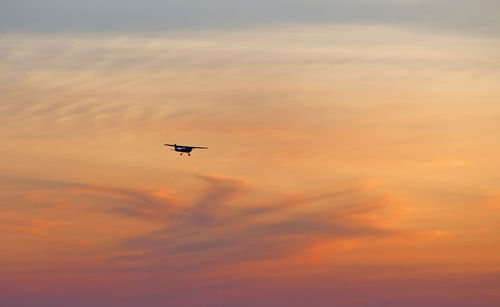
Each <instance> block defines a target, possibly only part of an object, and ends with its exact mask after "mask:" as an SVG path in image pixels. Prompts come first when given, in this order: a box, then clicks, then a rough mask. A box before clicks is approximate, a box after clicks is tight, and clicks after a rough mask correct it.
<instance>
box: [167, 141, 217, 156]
mask: <svg viewBox="0 0 500 307" xmlns="http://www.w3.org/2000/svg"><path fill="white" fill-rule="evenodd" d="M165 146H171V147H174V148H175V149H174V150H175V151H178V152H180V153H181V156H182V153H183V152H185V153H187V154H188V156H191V151H193V149H194V148H197V149H208V147H198V146H184V145H177V144H165Z"/></svg>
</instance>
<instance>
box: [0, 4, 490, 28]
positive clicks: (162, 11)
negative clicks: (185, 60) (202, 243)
mask: <svg viewBox="0 0 500 307" xmlns="http://www.w3.org/2000/svg"><path fill="white" fill-rule="evenodd" d="M1 5H2V7H1V8H2V10H0V12H1V13H0V21H1V22H0V28H1V29H4V30H7V31H35V32H36V31H50V32H70V31H72V32H76V31H87V32H89V31H90V32H101V31H134V30H136V31H137V30H142V31H145V30H146V31H147V30H158V29H163V30H164V29H185V28H207V27H223V28H228V27H238V26H245V25H253V26H255V25H272V24H283V23H311V22H322V23H358V24H375V23H377V24H396V25H400V26H401V25H408V24H409V25H416V26H419V27H428V28H431V29H432V30H434V31H435V30H436V29H442V30H448V31H449V30H455V31H470V32H476V33H477V32H479V33H488V32H489V33H496V32H498V30H499V20H498V17H497V16H496V15H495V14H494V13H492V12H495V11H496V10H497V9H498V3H497V2H496V1H495V0H479V1H473V2H471V1H467V0H458V1H457V0H454V1H451V0H438V1H429V0H424V1H422V0H419V1H417V0H405V1H395V0H370V1H367V0H352V1H345V0H330V1H326V0H311V1H308V2H303V1H297V0H268V1H263V0H253V1H251V0H240V1H236V2H235V1H230V0H216V1H209V2H207V1H203V0H185V1H178V0H170V1H160V2H159V1H153V0H147V1H142V2H140V3H138V2H134V1H118V0H106V1H95V0H93V1H85V2H81V1H76V0H72V1H69V0H66V1H62V0H51V1H41V0H27V1H23V2H19V1H14V0H5V1H2V3H1Z"/></svg>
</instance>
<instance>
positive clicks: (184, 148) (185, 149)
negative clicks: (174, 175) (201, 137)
mask: <svg viewBox="0 0 500 307" xmlns="http://www.w3.org/2000/svg"><path fill="white" fill-rule="evenodd" d="M175 151H178V152H187V153H189V152H191V151H193V148H191V147H182V146H175Z"/></svg>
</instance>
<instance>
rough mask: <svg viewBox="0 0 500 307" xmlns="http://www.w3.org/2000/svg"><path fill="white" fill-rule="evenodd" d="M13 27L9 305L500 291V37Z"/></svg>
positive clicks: (369, 29) (246, 301) (6, 59)
mask: <svg viewBox="0 0 500 307" xmlns="http://www.w3.org/2000/svg"><path fill="white" fill-rule="evenodd" d="M0 46H2V48H1V50H0V55H1V59H2V60H1V65H0V76H1V77H0V80H1V83H0V121H1V123H2V125H0V139H1V140H2V146H1V147H0V161H2V162H1V163H0V174H1V175H0V204H1V206H0V242H1V246H2V248H1V250H0V289H1V290H0V305H1V304H2V300H3V301H4V302H3V303H4V304H7V305H8V306H15V302H18V303H19V304H21V305H22V306H24V305H26V306H29V305H37V306H59V305H60V306H67V305H72V306H80V305H81V306H88V305H102V306H108V305H113V304H114V305H122V306H128V305H130V306H137V305H143V306H144V304H145V305H148V306H167V305H168V306H209V305H210V306H212V305H213V306H263V305H266V306H279V305H289V306H303V305H304V304H311V305H313V306H332V302H335V303H336V304H337V305H339V306H342V305H355V306H357V305H360V306H365V305H370V304H376V305H381V306H402V305H406V306H409V305H412V306H422V305H435V306H443V305H449V306H471V305H474V306H480V305H481V306H496V305H497V304H499V303H500V291H499V290H498V289H500V275H499V270H500V266H499V264H498V259H500V248H499V247H498V244H497V241H498V237H499V235H500V226H498V225H499V222H500V187H499V186H500V185H499V184H500V177H499V175H498V169H500V158H499V156H500V146H499V143H498V140H499V139H500V124H499V122H498V120H497V119H498V117H499V115H500V105H499V104H498V97H499V94H500V89H499V87H498V84H499V81H500V70H499V62H498V60H499V58H498V54H500V53H499V51H500V44H499V43H498V40H495V39H491V38H489V37H487V36H485V37H479V36H472V35H465V34H458V33H429V32H423V31H421V30H417V29H411V28H407V29H403V28H397V27H390V26H370V25H337V26H332V25H326V24H309V25H290V26H284V25H283V26H272V27H265V28H264V27H248V28H242V29H233V30H227V29H220V30H210V31H209V30H179V31H169V32H154V33H152V32H149V33H106V34H76V35H75V34H64V33H59V34H30V33H7V34H2V35H1V36H0ZM174 142H175V143H178V144H188V145H190V144H192V145H198V146H208V147H209V149H208V150H206V151H201V150H200V151H195V152H194V153H193V155H192V157H190V158H188V157H180V156H179V155H178V154H176V153H175V152H172V151H168V150H167V149H166V148H164V147H163V146H162V145H163V144H164V143H174ZM78 304H80V305H78Z"/></svg>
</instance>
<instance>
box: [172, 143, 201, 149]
mask: <svg viewBox="0 0 500 307" xmlns="http://www.w3.org/2000/svg"><path fill="white" fill-rule="evenodd" d="M165 146H172V147H175V146H177V147H184V148H198V149H208V147H198V146H184V145H174V144H165Z"/></svg>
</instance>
